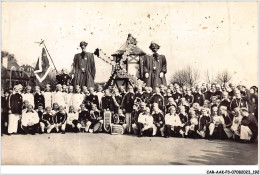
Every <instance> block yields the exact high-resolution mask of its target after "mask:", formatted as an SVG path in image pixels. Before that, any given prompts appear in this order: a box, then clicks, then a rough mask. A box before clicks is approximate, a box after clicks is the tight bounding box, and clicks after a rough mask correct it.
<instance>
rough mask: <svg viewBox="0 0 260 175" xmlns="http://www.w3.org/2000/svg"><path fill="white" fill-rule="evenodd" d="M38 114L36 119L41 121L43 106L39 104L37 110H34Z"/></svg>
mask: <svg viewBox="0 0 260 175" xmlns="http://www.w3.org/2000/svg"><path fill="white" fill-rule="evenodd" d="M35 111H36V112H37V114H38V117H39V118H40V119H42V116H43V113H44V108H43V105H42V104H39V105H38V109H36V110H35Z"/></svg>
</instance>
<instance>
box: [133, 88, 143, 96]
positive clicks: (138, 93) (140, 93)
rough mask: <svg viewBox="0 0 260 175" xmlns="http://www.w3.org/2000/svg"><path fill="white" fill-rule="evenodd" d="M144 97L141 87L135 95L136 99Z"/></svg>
mask: <svg viewBox="0 0 260 175" xmlns="http://www.w3.org/2000/svg"><path fill="white" fill-rule="evenodd" d="M142 96H143V88H142V87H141V86H139V87H138V88H137V91H136V93H135V97H138V98H142Z"/></svg>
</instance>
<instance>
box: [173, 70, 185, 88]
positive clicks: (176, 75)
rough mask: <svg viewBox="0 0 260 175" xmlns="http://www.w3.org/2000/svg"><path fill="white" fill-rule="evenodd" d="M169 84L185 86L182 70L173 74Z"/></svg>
mask: <svg viewBox="0 0 260 175" xmlns="http://www.w3.org/2000/svg"><path fill="white" fill-rule="evenodd" d="M170 82H171V83H172V84H173V83H178V84H179V85H181V86H183V85H184V84H186V80H185V72H184V70H178V71H177V72H175V73H174V74H173V76H172V78H171V80H170Z"/></svg>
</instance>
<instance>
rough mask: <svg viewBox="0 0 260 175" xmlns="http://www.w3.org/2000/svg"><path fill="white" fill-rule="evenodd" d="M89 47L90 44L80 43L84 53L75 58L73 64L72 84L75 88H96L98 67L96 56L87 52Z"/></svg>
mask: <svg viewBox="0 0 260 175" xmlns="http://www.w3.org/2000/svg"><path fill="white" fill-rule="evenodd" d="M87 45H88V43H86V42H85V41H82V42H80V47H81V49H82V52H81V53H78V54H76V55H75V56H74V60H73V64H72V77H73V80H72V83H73V86H74V87H76V85H79V86H87V87H94V85H95V84H94V79H95V75H96V67H95V60H94V54H93V53H89V52H86V47H87Z"/></svg>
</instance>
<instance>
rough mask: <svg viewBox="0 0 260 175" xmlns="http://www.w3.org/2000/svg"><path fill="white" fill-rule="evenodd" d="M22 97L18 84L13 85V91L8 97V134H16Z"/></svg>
mask: <svg viewBox="0 0 260 175" xmlns="http://www.w3.org/2000/svg"><path fill="white" fill-rule="evenodd" d="M22 104H23V97H22V95H21V94H20V88H19V86H18V85H16V86H14V93H13V94H10V96H9V98H8V113H9V115H8V135H10V134H16V133H17V129H18V121H19V120H20V117H21V114H22Z"/></svg>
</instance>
